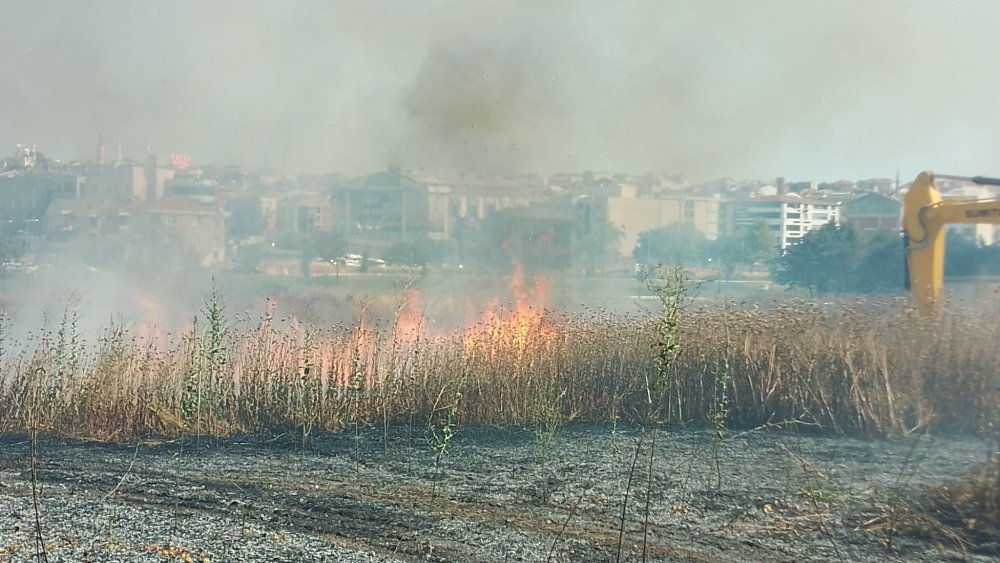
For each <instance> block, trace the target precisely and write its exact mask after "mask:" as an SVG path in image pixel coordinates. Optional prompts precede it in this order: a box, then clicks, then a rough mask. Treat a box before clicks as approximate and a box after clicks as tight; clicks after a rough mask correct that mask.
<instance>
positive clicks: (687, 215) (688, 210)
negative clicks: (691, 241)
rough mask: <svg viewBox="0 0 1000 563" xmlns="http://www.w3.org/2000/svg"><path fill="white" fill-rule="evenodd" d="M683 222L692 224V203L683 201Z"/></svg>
mask: <svg viewBox="0 0 1000 563" xmlns="http://www.w3.org/2000/svg"><path fill="white" fill-rule="evenodd" d="M684 222H685V223H694V202H693V201H685V202H684Z"/></svg>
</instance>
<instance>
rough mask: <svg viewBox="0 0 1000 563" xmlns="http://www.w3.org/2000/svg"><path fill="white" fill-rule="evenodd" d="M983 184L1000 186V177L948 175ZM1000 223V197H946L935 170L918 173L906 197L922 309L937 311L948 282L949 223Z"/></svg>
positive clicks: (909, 251)
mask: <svg viewBox="0 0 1000 563" xmlns="http://www.w3.org/2000/svg"><path fill="white" fill-rule="evenodd" d="M937 177H938V178H947V179H952V180H963V181H968V182H972V183H975V184H980V185H991V186H1000V178H988V177H985V176H971V177H967V176H946V175H940V176H937ZM954 223H964V224H1000V200H996V199H991V200H973V201H963V200H944V199H942V198H941V192H940V191H939V190H938V188H937V184H936V183H935V175H934V173H933V172H930V171H924V172H921V173H920V174H918V175H917V178H916V180H914V181H913V184H911V186H910V189H909V191H908V192H906V195H905V196H904V197H903V232H904V233H905V236H906V238H905V240H906V258H907V269H908V273H909V283H910V291H911V292H912V293H913V297H914V300H915V301H916V305H917V308H918V309H919V310H920V311H921V312H922V313H927V314H930V313H933V312H934V311H935V310H936V309H937V307H938V304H939V303H940V301H941V288H942V286H943V285H944V247H945V227H946V226H947V225H949V224H954Z"/></svg>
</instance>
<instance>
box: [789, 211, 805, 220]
mask: <svg viewBox="0 0 1000 563" xmlns="http://www.w3.org/2000/svg"><path fill="white" fill-rule="evenodd" d="M785 217H788V218H789V219H801V218H802V212H801V211H789V212H788V213H785Z"/></svg>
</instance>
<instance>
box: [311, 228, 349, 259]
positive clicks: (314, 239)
mask: <svg viewBox="0 0 1000 563" xmlns="http://www.w3.org/2000/svg"><path fill="white" fill-rule="evenodd" d="M307 246H309V247H311V250H312V253H313V256H314V257H315V258H320V259H323V260H326V261H330V260H333V259H335V258H338V257H340V256H343V255H344V253H345V252H347V240H346V239H344V237H342V236H340V235H338V234H336V233H313V234H312V235H310V236H309V240H308V245H307Z"/></svg>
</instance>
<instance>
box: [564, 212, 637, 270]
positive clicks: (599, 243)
mask: <svg viewBox="0 0 1000 563" xmlns="http://www.w3.org/2000/svg"><path fill="white" fill-rule="evenodd" d="M624 236H625V233H624V232H622V230H621V229H619V228H618V227H616V226H614V225H612V224H611V223H608V222H604V223H600V224H598V225H597V226H595V227H594V228H593V229H591V231H590V232H589V233H587V234H585V235H583V236H582V237H580V239H579V240H577V242H576V245H575V247H574V250H575V255H576V260H577V262H578V263H579V264H580V266H581V267H582V268H583V271H584V273H585V274H586V275H588V276H590V275H593V274H594V272H596V271H597V270H598V269H599V268H600V267H601V266H604V265H606V264H607V263H608V262H610V261H612V260H614V258H615V257H616V256H617V255H618V252H617V247H618V242H619V241H621V239H622V237H624Z"/></svg>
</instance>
